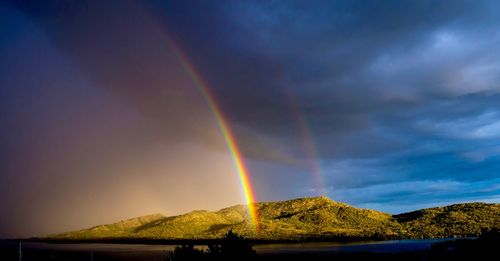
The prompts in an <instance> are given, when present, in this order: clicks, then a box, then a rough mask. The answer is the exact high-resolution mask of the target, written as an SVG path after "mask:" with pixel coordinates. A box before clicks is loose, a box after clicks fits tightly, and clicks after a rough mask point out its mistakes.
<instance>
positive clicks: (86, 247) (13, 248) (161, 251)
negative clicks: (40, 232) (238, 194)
mask: <svg viewBox="0 0 500 261" xmlns="http://www.w3.org/2000/svg"><path fill="white" fill-rule="evenodd" d="M447 240H452V239H417V240H390V241H376V242H373V241H371V242H346V243H335V242H308V243H286V244H261V245H255V246H254V249H255V250H256V251H257V253H258V254H260V255H273V254H294V253H308V252H314V253H328V252H332V253H333V252H340V253H346V252H374V253H399V252H407V251H424V250H427V249H429V248H430V247H431V246H432V244H434V243H437V242H443V241H447ZM18 246H19V243H18V242H16V241H0V259H2V260H4V259H3V257H5V255H8V256H10V257H11V258H8V259H5V260H17V259H13V258H14V257H17V255H18ZM175 246H176V245H140V244H97V243H96V244H94V243H82V244H53V243H41V242H23V244H22V248H23V256H24V253H26V254H29V253H30V252H31V253H46V252H48V253H50V254H51V255H56V256H57V255H60V253H66V254H67V253H73V254H76V253H78V255H80V257H81V256H82V255H87V254H88V256H89V257H90V256H92V257H94V256H95V257H96V259H102V258H104V257H105V259H106V260H108V259H109V260H158V261H159V260H164V258H165V256H166V253H167V252H168V251H172V250H174V248H175ZM197 248H199V249H206V246H197ZM26 256H27V257H28V256H29V255H26ZM99 257H100V258H99ZM23 260H36V259H30V258H26V259H24V258H23ZM71 260H73V259H71ZM75 260H77V259H75ZM85 260H90V259H88V258H86V259H85Z"/></svg>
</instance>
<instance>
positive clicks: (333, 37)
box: [0, 0, 500, 237]
mask: <svg viewBox="0 0 500 261" xmlns="http://www.w3.org/2000/svg"><path fill="white" fill-rule="evenodd" d="M499 46H500V3H498V1H458V0H457V1H425V0H424V1H422V0H421V1H416V0H415V1H381V2H377V1H224V0H220V1H203V0H198V1H192V0H188V1H154V0H152V1H127V0H125V1H2V2H1V3H0V57H1V59H0V126H1V127H0V237H20V236H23V237H24V236H34V235H47V234H50V233H57V232H62V231H68V230H74V229H80V228H84V227H90V226H94V225H97V224H102V223H110V222H114V221H118V220H121V219H125V218H131V217H135V216H141V215H146V214H152V213H163V214H165V215H176V214H180V213H184V212H187V211H191V210H195V209H208V210H217V209H220V208H223V207H227V206H230V205H235V204H244V203H245V198H244V195H243V188H242V186H241V181H240V179H239V177H238V175H237V173H236V170H235V166H234V163H233V158H232V156H231V154H230V152H229V151H228V148H227V146H226V143H225V140H224V137H223V135H222V133H221V132H220V129H219V127H218V125H217V122H216V120H215V118H214V115H213V111H212V110H211V108H210V107H209V106H208V104H207V100H206V99H204V97H203V94H202V93H200V90H199V86H196V85H197V84H196V82H195V81H194V80H193V77H192V75H191V74H190V72H189V71H188V70H186V68H185V67H183V62H184V63H185V62H188V63H189V64H190V65H191V66H192V67H193V68H195V69H196V71H197V72H198V76H199V77H200V79H202V80H203V81H204V82H206V83H207V87H208V89H209V91H210V92H211V94H212V95H213V97H214V99H215V100H216V103H217V105H218V106H219V107H220V109H221V111H222V113H223V116H224V118H225V120H226V121H227V123H228V125H229V126H230V128H231V130H232V134H233V135H234V137H235V140H236V142H237V144H238V146H239V149H240V150H241V151H242V155H243V158H244V161H245V163H246V166H247V168H248V170H249V178H250V180H251V182H252V183H253V192H254V194H255V197H256V199H257V200H258V201H272V200H285V199H291V198H297V197H310V196H319V195H325V196H328V197H329V198H331V199H332V200H335V201H340V202H345V203H348V204H351V205H354V206H356V207H363V208H373V209H377V210H381V211H385V212H389V213H401V212H404V211H410V210H415V209H419V208H424V207H432V206H438V205H446V204H453V203H457V202H472V201H483V202H500V84H499V82H500V48H499ZM180 53H182V57H184V59H185V60H184V61H182V59H181V58H182V57H180V56H179V54H180Z"/></svg>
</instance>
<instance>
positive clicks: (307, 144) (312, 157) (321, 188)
mask: <svg viewBox="0 0 500 261" xmlns="http://www.w3.org/2000/svg"><path fill="white" fill-rule="evenodd" d="M284 93H285V96H286V98H287V99H288V102H289V105H290V107H291V111H292V113H293V114H294V120H295V123H296V125H297V127H298V129H299V133H300V136H301V137H302V148H303V150H304V152H305V153H306V155H307V162H308V165H309V168H310V170H311V174H312V176H313V182H314V190H315V192H316V194H317V195H319V196H324V195H326V188H325V182H324V180H323V177H322V171H321V166H320V164H319V162H318V158H319V157H318V150H317V148H316V145H315V142H314V139H313V136H312V132H311V129H310V127H309V124H308V122H307V120H306V116H305V115H304V113H303V112H302V110H301V109H300V106H299V104H298V102H297V99H296V98H295V96H294V95H293V94H292V93H291V92H290V91H285V92H284Z"/></svg>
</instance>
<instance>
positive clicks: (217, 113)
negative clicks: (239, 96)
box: [164, 34, 259, 231]
mask: <svg viewBox="0 0 500 261" xmlns="http://www.w3.org/2000/svg"><path fill="white" fill-rule="evenodd" d="M164 36H165V38H166V39H167V41H168V43H169V45H170V47H171V48H172V50H173V51H174V53H175V55H176V56H177V58H178V59H179V61H180V63H181V64H182V66H183V67H184V69H185V70H186V72H187V73H188V74H189V76H190V77H191V79H192V80H193V82H194V83H195V85H196V88H197V89H198V90H199V92H200V93H201V95H202V96H203V98H204V99H205V101H206V102H207V105H208V107H209V108H210V110H211V111H212V114H213V116H214V118H215V120H216V122H217V125H218V127H219V129H220V132H221V133H222V136H223V137H224V141H225V142H226V145H227V148H228V149H229V152H230V153H231V156H232V158H233V161H234V165H235V167H236V170H237V172H238V176H239V178H240V181H241V185H242V187H243V192H244V195H245V200H246V202H247V204H248V214H249V217H250V225H251V226H252V228H253V230H254V231H256V230H257V228H258V224H259V220H258V215H257V210H256V208H255V204H254V203H255V197H254V194H253V190H252V184H251V182H250V177H249V172H248V170H247V168H246V166H245V163H244V160H243V156H242V154H241V152H240V150H239V148H238V144H237V142H236V139H235V138H234V136H233V133H232V131H231V128H230V127H229V124H228V122H227V120H226V118H225V117H224V114H223V113H222V110H221V109H220V106H219V105H218V104H217V103H216V99H215V97H214V95H213V94H211V93H210V89H209V87H208V84H207V83H206V82H204V81H203V78H202V77H201V75H200V74H199V73H198V72H197V70H196V68H195V67H194V65H193V64H192V63H190V62H189V59H188V58H187V57H186V55H184V54H183V52H182V51H181V50H180V49H179V48H178V47H177V45H176V44H175V42H174V41H172V40H171V39H170V37H169V36H168V35H166V34H164Z"/></svg>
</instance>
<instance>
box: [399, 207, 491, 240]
mask: <svg viewBox="0 0 500 261" xmlns="http://www.w3.org/2000/svg"><path fill="white" fill-rule="evenodd" d="M394 219H395V220H396V221H398V222H399V223H400V224H401V225H402V234H403V235H405V236H406V237H412V238H435V237H454V236H462V237H463V236H465V237H467V236H478V235H480V234H481V230H483V229H488V228H493V227H496V228H500V204H486V203H466V204H455V205H451V206H446V207H437V208H428V209H422V210H417V211H413V212H409V213H404V214H399V215H395V216H394Z"/></svg>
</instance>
